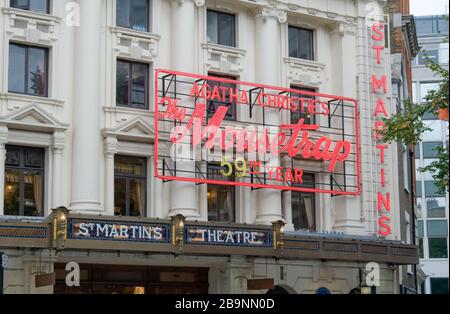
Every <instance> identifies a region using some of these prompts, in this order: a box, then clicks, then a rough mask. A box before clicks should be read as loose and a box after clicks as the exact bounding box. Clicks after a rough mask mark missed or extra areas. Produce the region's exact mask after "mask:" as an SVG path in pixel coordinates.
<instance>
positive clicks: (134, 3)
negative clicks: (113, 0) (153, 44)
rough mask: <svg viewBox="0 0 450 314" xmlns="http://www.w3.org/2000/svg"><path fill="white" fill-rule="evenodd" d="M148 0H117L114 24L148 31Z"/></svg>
mask: <svg viewBox="0 0 450 314" xmlns="http://www.w3.org/2000/svg"><path fill="white" fill-rule="evenodd" d="M149 19H150V4H149V0H117V4H116V24H117V26H120V27H126V28H131V29H133V30H136V31H140V32H148V31H149V24H150V23H149Z"/></svg>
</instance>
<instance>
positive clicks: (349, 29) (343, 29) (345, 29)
mask: <svg viewBox="0 0 450 314" xmlns="http://www.w3.org/2000/svg"><path fill="white" fill-rule="evenodd" d="M330 33H331V34H336V33H337V34H339V35H340V36H344V35H356V34H357V33H358V27H357V25H356V24H355V23H339V24H338V25H337V26H336V27H335V28H334V29H333V30H332V31H331V32H330Z"/></svg>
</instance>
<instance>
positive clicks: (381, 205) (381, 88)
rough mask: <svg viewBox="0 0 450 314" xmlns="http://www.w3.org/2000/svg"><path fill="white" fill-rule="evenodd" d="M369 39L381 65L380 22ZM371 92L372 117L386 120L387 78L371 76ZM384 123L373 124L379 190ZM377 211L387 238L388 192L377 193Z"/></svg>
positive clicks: (382, 38) (383, 181)
mask: <svg viewBox="0 0 450 314" xmlns="http://www.w3.org/2000/svg"><path fill="white" fill-rule="evenodd" d="M371 32H372V35H371V39H372V41H373V44H372V49H373V50H374V51H375V53H376V58H375V59H376V64H378V65H379V64H381V51H382V50H383V49H384V46H380V44H384V41H385V35H384V34H385V33H384V24H383V23H381V22H378V23H374V24H373V25H372V26H371ZM370 81H371V85H372V88H371V91H372V94H373V95H374V98H376V103H374V104H372V105H373V106H374V107H375V109H374V111H373V116H374V117H375V119H377V118H378V117H383V118H387V117H388V115H389V113H388V111H387V109H386V106H385V103H384V101H383V95H386V94H387V76H386V74H383V75H382V76H381V77H378V76H377V75H375V74H372V75H371V80H370ZM384 126H385V125H384V122H382V121H376V120H375V122H374V130H375V131H374V133H375V136H374V137H375V142H376V144H375V145H376V150H377V152H378V157H379V158H378V162H379V164H380V165H381V167H380V173H379V174H380V182H379V184H380V186H381V188H382V189H383V188H385V187H386V176H385V150H386V149H387V148H388V146H387V145H385V144H381V143H380V141H381V135H380V130H382V129H383V128H384ZM377 210H378V213H379V218H378V233H379V234H380V235H381V236H384V237H386V236H389V235H390V234H391V233H392V228H391V219H390V217H389V216H388V215H387V213H389V212H390V211H391V194H390V193H389V192H386V193H383V192H381V191H378V192H377Z"/></svg>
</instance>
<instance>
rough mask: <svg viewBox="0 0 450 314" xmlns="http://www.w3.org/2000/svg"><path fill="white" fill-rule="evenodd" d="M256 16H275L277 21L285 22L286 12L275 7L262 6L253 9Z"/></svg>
mask: <svg viewBox="0 0 450 314" xmlns="http://www.w3.org/2000/svg"><path fill="white" fill-rule="evenodd" d="M253 12H254V14H255V17H256V18H263V19H267V18H276V19H277V20H278V22H279V23H286V22H287V12H286V11H284V10H281V9H278V8H275V7H262V8H256V9H254V10H253Z"/></svg>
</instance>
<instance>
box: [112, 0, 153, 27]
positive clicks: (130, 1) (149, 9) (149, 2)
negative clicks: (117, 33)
mask: <svg viewBox="0 0 450 314" xmlns="http://www.w3.org/2000/svg"><path fill="white" fill-rule="evenodd" d="M146 1H147V10H146V11H147V21H146V22H147V23H146V25H145V31H141V30H137V29H134V28H133V27H132V23H131V17H132V16H133V14H132V13H133V10H132V7H133V5H132V4H133V3H134V0H128V2H127V3H128V4H129V5H128V25H127V26H123V25H119V24H118V23H117V20H118V14H117V12H118V6H117V2H118V0H116V10H115V14H116V27H123V28H126V29H129V30H132V31H135V32H143V33H150V32H151V30H152V27H151V18H152V0H146Z"/></svg>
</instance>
